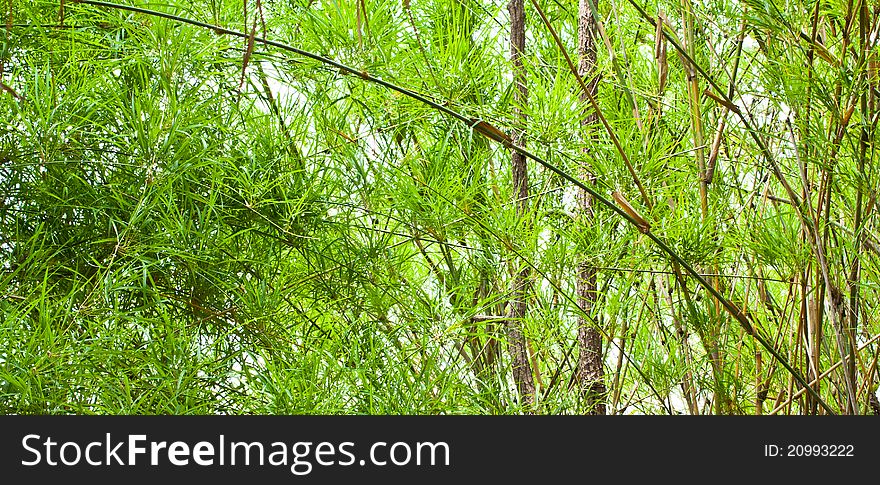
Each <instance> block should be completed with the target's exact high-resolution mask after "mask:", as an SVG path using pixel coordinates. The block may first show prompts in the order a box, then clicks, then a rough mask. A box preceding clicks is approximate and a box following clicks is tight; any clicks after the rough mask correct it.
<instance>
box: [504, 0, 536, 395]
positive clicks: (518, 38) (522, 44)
mask: <svg viewBox="0 0 880 485" xmlns="http://www.w3.org/2000/svg"><path fill="white" fill-rule="evenodd" d="M508 11H509V12H510V60H511V63H512V64H513V83H514V90H513V92H514V107H513V118H514V119H515V120H516V124H517V127H516V128H515V129H514V130H513V135H512V136H511V139H512V140H513V143H514V144H516V145H519V146H522V145H523V143H524V136H523V135H524V133H525V124H526V114H525V111H524V107H525V105H526V103H527V102H528V96H529V91H528V87H527V86H526V71H525V67H524V66H523V60H522V57H523V53H524V52H525V48H526V25H525V5H524V1H523V0H511V1H510V4H508ZM511 171H512V177H513V198H514V202H515V204H516V215H517V218H518V219H519V220H520V221H521V222H524V221H525V220H526V218H527V217H528V212H529V173H528V169H527V166H526V157H525V156H524V155H523V154H522V153H520V152H519V151H516V150H511ZM520 264H521V267H520V268H519V269H517V270H516V274H515V275H514V278H513V288H512V292H511V300H510V310H509V312H508V316H509V318H508V321H507V339H508V342H507V345H508V351H509V352H510V357H511V363H512V366H513V379H514V381H515V382H516V387H517V389H518V390H519V395H520V399H521V400H522V405H523V406H524V407H526V408H531V407H533V406H534V404H535V381H534V378H533V374H532V367H531V364H530V362H529V354H528V346H527V345H526V339H525V336H524V335H523V325H522V323H523V319H524V318H525V316H526V307H527V303H526V297H527V291H528V281H529V265H528V264H525V263H520Z"/></svg>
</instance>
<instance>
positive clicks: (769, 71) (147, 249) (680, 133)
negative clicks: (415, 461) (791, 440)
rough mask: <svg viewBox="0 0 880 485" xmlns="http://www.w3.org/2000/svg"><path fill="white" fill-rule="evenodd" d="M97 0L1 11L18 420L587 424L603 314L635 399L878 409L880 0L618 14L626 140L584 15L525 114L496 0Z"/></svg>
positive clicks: (36, 0)
mask: <svg viewBox="0 0 880 485" xmlns="http://www.w3.org/2000/svg"><path fill="white" fill-rule="evenodd" d="M99 3H100V2H75V1H73V0H67V1H66V2H65V1H59V0H7V2H5V3H4V5H5V6H6V7H7V8H6V10H5V11H4V19H5V26H4V34H3V38H2V51H0V68H2V70H0V82H2V83H3V84H2V91H0V410H2V411H3V412H5V413H102V414H103V413H130V414H135V413H174V414H186V413H492V414H499V413H520V412H524V411H535V412H538V413H581V412H587V411H589V409H587V407H588V406H589V403H588V402H587V401H586V400H584V398H583V394H582V393H581V392H579V390H578V386H577V385H576V379H575V373H576V366H577V358H578V357H577V356H578V348H577V346H578V342H577V339H576V333H577V321H578V316H581V317H586V318H588V320H589V321H590V322H592V324H593V325H595V326H596V328H598V329H599V330H600V333H601V335H602V340H603V351H604V352H605V353H604V363H605V380H606V382H605V384H606V386H607V391H608V392H607V395H606V396H604V402H605V403H606V405H607V410H608V413H626V414H628V413H664V414H665V413H694V414H704V413H735V414H755V413H769V412H780V413H793V414H801V413H802V414H812V413H826V412H829V410H831V411H833V412H836V413H860V414H865V413H872V412H873V411H872V404H871V403H872V397H873V396H874V392H875V390H876V385H875V382H877V375H876V370H877V369H876V367H877V356H878V354H877V342H876V338H875V336H876V335H878V334H880V317H878V312H877V308H878V305H880V295H878V278H877V275H878V263H880V258H878V255H880V237H878V209H880V208H878V207H877V200H876V197H877V186H878V182H880V180H878V177H877V169H876V164H875V163H874V161H875V160H877V158H878V157H877V154H876V153H875V139H874V132H875V127H876V122H877V119H878V113H880V110H878V106H877V96H878V94H880V93H878V91H877V89H878V81H880V77H878V65H880V64H878V62H880V59H878V48H877V45H876V44H877V42H878V28H880V23H878V21H880V11H878V9H877V7H875V6H874V4H871V3H866V2H864V0H830V1H826V0H822V1H817V2H807V1H805V0H791V1H788V2H778V1H774V0H744V1H741V2H736V1H731V0H702V1H699V2H692V1H691V0H682V1H681V2H667V1H666V0H660V1H657V0H650V1H649V2H648V3H647V4H644V3H642V1H641V0H631V1H627V0H600V1H599V2H598V11H599V15H598V19H599V22H598V25H599V27H600V28H599V29H597V32H596V38H597V39H599V41H598V42H597V51H598V68H597V71H598V73H599V74H598V77H597V78H596V79H586V80H584V81H586V82H588V83H589V82H591V81H597V82H598V86H599V88H598V98H597V103H598V106H599V107H600V112H599V114H601V118H602V119H604V120H606V121H607V129H606V126H605V125H603V124H602V123H596V124H593V125H590V126H582V123H581V121H582V118H583V115H584V113H585V112H593V111H594V110H593V108H592V107H591V106H590V105H589V104H585V103H584V101H583V97H582V94H583V93H582V87H581V85H580V84H579V82H578V80H577V78H576V76H575V74H574V73H573V72H572V69H571V68H570V65H569V64H568V62H567V60H566V58H565V56H564V55H563V53H562V51H561V50H560V44H561V45H562V46H563V47H564V48H565V50H566V52H567V53H568V54H569V56H573V57H576V56H577V48H576V41H577V25H578V5H577V3H576V2H572V1H561V2H560V1H556V0H540V1H537V2H535V3H529V2H528V1H527V2H526V4H525V11H526V19H527V21H526V49H525V55H524V68H525V72H526V76H527V81H528V82H527V85H528V90H529V92H528V96H529V98H528V99H529V101H528V103H527V104H525V105H524V106H521V108H522V109H523V110H524V112H525V114H526V115H527V118H526V122H525V124H522V123H520V122H519V121H518V118H517V117H515V116H514V115H513V112H514V99H515V97H514V96H513V83H512V74H511V71H512V68H511V63H510V58H509V46H508V35H509V19H508V16H507V5H506V4H505V3H504V2H501V1H485V0H431V1H426V0H423V1H410V0H403V1H402V2H401V1H396V0H395V1H386V0H350V1H343V0H283V1H282V0H262V1H260V0H173V1H166V2H144V1H140V0H137V1H134V0H127V1H126V2H125V5H132V6H137V7H141V8H143V9H146V11H140V12H138V11H132V10H126V9H120V8H116V7H114V6H112V4H111V5H99ZM536 5H537V6H539V7H540V14H539V11H538V9H537V8H536ZM151 12H152V13H151ZM156 13H164V14H170V15H171V16H173V17H179V18H169V17H167V16H166V17H162V16H158V15H156ZM541 14H543V15H544V16H545V18H546V22H545V21H544V20H543V19H542V15H541ZM186 19H189V20H195V21H199V22H203V23H207V24H211V25H214V26H218V27H222V28H224V29H229V30H232V31H236V32H238V33H241V34H242V35H231V34H230V33H228V32H226V31H222V30H216V29H211V28H206V27H204V26H199V25H193V24H191V23H186V22H185V20H186ZM658 19H661V20H662V24H661V25H663V26H664V27H663V29H662V31H658V29H657V28H656V24H657V22H658ZM548 24H549V25H550V26H552V28H553V31H555V32H556V33H557V34H558V39H559V43H560V44H558V43H557V41H556V40H555V39H554V36H553V35H552V34H551V31H550V30H549V29H548ZM658 32H659V33H660V34H659V35H658ZM261 39H269V40H272V41H276V42H277V43H281V44H283V45H287V46H290V47H293V48H295V49H299V50H301V51H305V52H307V53H311V54H313V56H311V57H309V56H305V55H302V53H298V52H297V51H295V50H290V49H287V48H284V47H281V46H279V45H277V44H276V45H270V44H267V43H265V42H262V41H261ZM320 58H323V59H325V60H332V61H335V62H337V63H341V64H342V65H343V66H347V67H350V68H351V69H350V70H349V69H345V68H340V67H339V66H338V65H333V64H330V63H327V62H322V60H321V59H320ZM358 73H360V74H358ZM377 80H380V81H381V82H377ZM389 85H390V86H389ZM396 88H403V89H396ZM402 90H409V91H411V92H414V93H417V94H418V95H420V96H423V97H424V98H426V99H427V100H429V101H431V102H432V103H434V105H432V104H430V103H428V104H426V103H425V102H423V101H420V100H418V99H414V98H413V97H411V96H408V95H407V94H406V93H405V92H401V91H402ZM441 108H445V109H447V110H451V111H453V112H454V113H458V114H461V115H462V116H463V117H464V118H465V119H468V120H472V121H473V122H472V123H468V122H463V121H462V120H461V119H456V118H455V117H454V116H450V114H449V113H447V112H444V110H443V109H441ZM479 120H483V121H485V122H487V123H489V124H491V126H494V127H497V128H499V129H501V130H502V131H503V132H504V133H509V132H511V131H512V130H515V129H522V130H523V132H524V133H525V140H524V141H523V143H522V144H523V145H524V147H525V148H526V149H527V150H528V151H530V152H531V153H532V154H534V157H532V158H530V159H529V162H528V163H529V165H528V169H529V177H530V178H529V181H530V185H529V199H530V204H529V206H528V207H529V211H528V213H527V214H519V213H518V212H517V210H516V204H515V203H514V195H513V191H514V188H513V184H512V183H511V169H510V154H511V150H512V148H511V147H510V146H509V143H506V142H503V143H498V142H497V141H499V140H501V141H505V139H504V137H503V136H502V137H498V136H496V139H492V137H491V136H485V134H486V130H485V129H475V128H476V127H477V124H476V123H477V121H479ZM612 133H613V135H614V138H612V136H611V134H612ZM615 139H616V140H618V141H619V146H618V145H616V144H615V143H614V142H615ZM513 149H515V148H513ZM536 159H540V161H538V160H536ZM627 163H631V165H632V168H633V170H634V173H635V177H634V176H633V173H632V172H630V170H629V169H628V168H627ZM548 165H549V166H552V167H556V168H558V169H559V171H560V172H562V173H563V174H565V175H567V176H568V177H565V176H562V175H560V173H558V172H555V171H553V170H552V169H550V168H548ZM584 167H588V168H589V172H590V173H592V174H594V175H595V183H592V182H590V183H589V186H590V187H593V188H594V189H595V191H596V192H597V193H599V194H602V195H604V196H605V198H606V199H607V200H608V201H614V200H615V199H614V198H612V192H616V194H617V195H618V196H619V197H622V198H623V199H625V200H626V201H628V202H629V204H630V205H631V206H632V207H633V209H634V210H635V211H636V212H637V215H639V216H640V217H643V218H644V219H645V220H646V221H647V222H648V223H650V229H649V230H646V229H645V228H641V229H643V230H639V229H640V228H639V227H636V226H635V225H633V224H632V221H631V220H627V219H626V218H624V217H622V216H621V214H619V213H617V212H615V211H614V210H612V209H611V208H610V207H609V206H606V205H603V204H600V203H597V205H596V208H595V214H594V217H592V218H584V217H580V214H579V207H578V205H577V203H576V189H577V188H576V187H575V185H574V184H572V183H571V181H570V180H569V177H570V178H574V179H577V180H581V179H580V177H581V176H580V174H581V173H582V169H583V168H584ZM583 182H586V181H583ZM639 186H641V187H643V190H644V194H643V193H642V190H640V189H639ZM616 204H618V205H619V204H621V202H616ZM652 237H656V238H658V239H659V240H661V241H663V242H664V243H665V244H666V245H667V246H668V249H669V250H670V251H665V250H663V248H662V247H661V246H659V245H658V244H657V242H656V241H655V240H654V239H652ZM585 258H586V261H587V262H588V263H589V264H590V265H592V266H593V267H595V268H596V269H597V270H598V273H597V283H598V284H597V286H598V301H597V304H596V305H595V307H594V308H592V309H591V310H590V311H589V314H588V315H584V314H583V309H581V308H579V307H578V305H577V299H576V297H575V284H576V282H575V278H576V275H577V271H576V266H577V264H578V262H580V261H583V260H584V259H585ZM522 265H526V266H528V267H529V268H531V271H530V275H529V286H528V291H527V295H528V298H527V301H526V304H527V313H526V317H525V318H524V319H523V320H522V321H521V322H519V323H521V325H522V328H523V332H524V335H525V338H526V341H527V342H528V350H529V357H530V364H531V367H532V368H531V372H532V376H533V378H534V380H535V384H536V393H537V394H536V404H535V406H534V409H526V408H527V406H524V405H523V404H522V403H523V400H522V396H520V395H519V394H518V392H517V387H516V386H515V385H514V381H513V377H512V376H511V365H510V356H509V354H508V353H506V351H505V348H506V343H507V342H506V337H507V334H506V333H505V332H504V330H503V329H504V327H505V325H507V324H508V323H509V322H508V321H507V319H508V315H509V311H510V310H509V305H510V298H511V282H512V280H513V278H514V277H515V274H516V271H517V268H520V267H521V266H522ZM685 266H689V267H692V268H694V269H695V270H696V271H697V272H699V273H700V274H702V275H704V277H703V282H704V283H706V284H707V285H708V286H711V288H713V289H714V290H715V291H716V292H717V293H718V294H719V295H721V296H722V297H723V299H724V300H725V301H726V302H728V303H730V304H731V305H732V307H729V308H728V307H725V305H724V304H722V302H721V301H720V300H719V299H718V298H717V297H716V296H713V295H712V294H710V293H709V292H707V291H706V288H705V287H704V286H703V285H702V284H701V283H700V282H699V281H697V279H696V278H695V277H694V276H693V275H692V274H690V273H688V272H687V271H686V268H685ZM730 308H736V309H738V310H739V313H737V312H734V311H731V309H730ZM744 321H747V322H749V324H750V325H752V326H753V328H754V330H755V332H756V333H757V334H758V335H759V336H762V337H763V338H764V340H765V341H766V342H767V343H769V344H770V346H771V348H770V349H768V348H767V347H766V346H765V345H762V344H761V342H759V341H757V340H756V339H755V337H754V336H753V335H751V334H750V332H749V331H748V329H747V328H746V327H745V324H744V323H743V322H744ZM774 353H775V354H776V355H774ZM780 357H781V358H782V360H781V361H780ZM783 363H784V364H786V365H787V366H789V367H790V369H787V368H786V366H785V365H783ZM792 371H794V372H792ZM794 374H797V375H798V376H802V378H803V379H805V380H807V381H810V382H812V381H814V380H817V382H816V383H815V384H814V385H813V389H814V390H815V394H812V393H810V392H804V389H803V388H802V385H801V384H802V383H799V382H798V379H797V378H796V377H794ZM817 377H818V379H817ZM819 398H821V400H820V399H819ZM873 399H874V401H873V402H876V397H873ZM825 406H827V408H828V409H826V408H825ZM873 409H877V412H880V405H877V406H876V407H874V408H873Z"/></svg>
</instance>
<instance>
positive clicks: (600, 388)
mask: <svg viewBox="0 0 880 485" xmlns="http://www.w3.org/2000/svg"><path fill="white" fill-rule="evenodd" d="M592 3H593V2H591V1H590V0H580V2H579V5H578V58H579V59H578V73H579V74H580V76H581V78H582V79H594V77H595V71H596V39H595V33H596V22H595V20H594V16H593V15H592V12H591V6H592V5H591V4H592ZM588 88H589V91H590V95H592V97H593V98H594V99H595V98H596V95H597V94H598V91H599V85H598V83H597V81H596V80H594V81H593V82H592V83H591V84H590V85H589V86H588ZM581 101H582V102H583V104H584V105H587V103H588V101H589V100H588V98H587V93H581ZM597 121H598V115H597V113H596V111H595V110H590V111H586V112H585V114H584V117H583V118H581V126H582V127H583V130H584V132H585V137H586V138H587V139H588V140H595V129H596V122H597ZM584 151H586V148H584ZM580 177H581V179H582V180H585V181H586V182H587V183H590V184H593V185H595V184H596V176H595V175H594V174H593V173H592V171H591V170H590V169H589V168H588V167H587V166H585V165H582V166H581V173H580ZM578 205H579V210H580V213H579V217H580V219H581V220H582V221H583V223H584V224H585V225H589V224H593V219H594V214H593V196H592V195H591V194H590V193H589V192H587V191H586V190H584V189H578ZM578 257H579V258H580V261H579V262H578V265H577V288H576V292H577V302H578V305H579V306H580V307H581V308H583V310H584V313H586V314H590V315H595V314H596V303H597V301H598V293H597V291H596V273H597V271H596V268H595V267H594V266H593V265H592V263H591V262H590V261H589V256H587V255H585V254H579V255H578ZM596 320H597V321H598V320H599V319H596ZM578 345H579V347H580V354H579V356H578V370H577V372H578V381H579V383H580V389H581V392H582V393H583V396H584V400H585V401H586V407H587V412H588V413H589V414H597V415H598V414H605V382H604V378H605V373H604V369H603V366H602V334H601V332H600V331H599V329H597V328H596V327H595V326H594V325H593V323H592V322H591V321H590V320H589V319H587V317H586V316H584V315H579V316H578Z"/></svg>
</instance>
